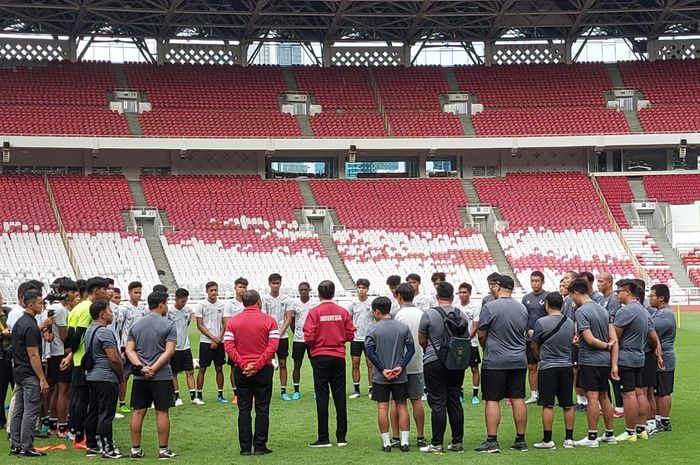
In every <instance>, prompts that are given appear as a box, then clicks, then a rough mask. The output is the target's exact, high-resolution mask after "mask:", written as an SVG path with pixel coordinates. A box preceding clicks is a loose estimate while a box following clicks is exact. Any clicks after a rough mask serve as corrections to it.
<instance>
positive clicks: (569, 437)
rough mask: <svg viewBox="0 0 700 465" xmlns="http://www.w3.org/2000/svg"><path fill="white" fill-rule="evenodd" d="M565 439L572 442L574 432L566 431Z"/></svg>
mask: <svg viewBox="0 0 700 465" xmlns="http://www.w3.org/2000/svg"><path fill="white" fill-rule="evenodd" d="M566 439H571V440H572V441H573V440H574V430H572V429H567V430H566Z"/></svg>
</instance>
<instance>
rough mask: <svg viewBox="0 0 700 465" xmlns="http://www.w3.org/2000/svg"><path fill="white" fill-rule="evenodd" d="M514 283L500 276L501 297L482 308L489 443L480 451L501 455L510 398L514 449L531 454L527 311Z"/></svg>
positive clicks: (498, 289)
mask: <svg viewBox="0 0 700 465" xmlns="http://www.w3.org/2000/svg"><path fill="white" fill-rule="evenodd" d="M513 287H514V282H513V278H511V277H510V276H505V275H500V276H497V277H496V279H495V286H494V291H495V295H496V296H497V299H496V300H493V301H491V302H489V303H488V304H486V305H485V306H484V307H483V308H482V309H481V315H479V327H478V333H479V342H480V343H481V346H482V347H483V348H484V363H483V365H482V369H481V385H482V392H483V396H484V400H485V401H486V408H485V410H484V416H485V417H486V434H487V437H486V441H484V442H483V443H482V444H481V445H480V446H479V447H477V448H476V449H475V450H476V451H477V452H490V453H494V452H500V451H501V449H500V446H499V445H498V437H497V434H498V426H499V424H500V420H501V406H500V405H499V402H500V401H501V400H503V399H510V401H511V404H512V406H513V420H514V421H515V441H514V442H513V445H512V446H510V447H511V449H513V450H517V451H521V452H524V451H527V443H526V442H525V428H526V427H527V407H526V406H525V372H526V371H527V357H526V356H525V331H526V330H527V310H526V309H525V306H524V305H523V304H521V303H520V302H518V301H516V300H514V299H513V298H512V297H511V295H512V293H513Z"/></svg>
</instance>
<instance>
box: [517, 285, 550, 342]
mask: <svg viewBox="0 0 700 465" xmlns="http://www.w3.org/2000/svg"><path fill="white" fill-rule="evenodd" d="M547 294H548V292H547V291H542V292H540V293H539V294H535V293H534V292H530V293H529V294H526V295H525V297H523V300H522V301H521V303H522V304H523V305H525V308H526V309H527V329H528V330H530V329H534V328H535V322H536V321H537V320H539V319H540V318H542V317H545V316H547V311H546V310H545V309H544V298H545V297H547ZM525 339H526V340H528V341H530V340H531V339H530V336H528V335H527V334H526V335H525Z"/></svg>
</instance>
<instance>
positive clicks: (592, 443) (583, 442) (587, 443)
mask: <svg viewBox="0 0 700 465" xmlns="http://www.w3.org/2000/svg"><path fill="white" fill-rule="evenodd" d="M574 446H576V447H598V446H599V444H598V441H597V440H595V439H594V440H590V439H588V436H586V437H585V438H583V439H579V440H578V441H574Z"/></svg>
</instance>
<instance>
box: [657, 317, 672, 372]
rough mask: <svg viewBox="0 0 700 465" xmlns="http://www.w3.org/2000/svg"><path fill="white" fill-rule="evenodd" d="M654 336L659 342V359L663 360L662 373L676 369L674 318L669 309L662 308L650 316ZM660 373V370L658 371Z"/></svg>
mask: <svg viewBox="0 0 700 465" xmlns="http://www.w3.org/2000/svg"><path fill="white" fill-rule="evenodd" d="M652 319H653V320H654V328H655V329H656V334H658V335H659V341H661V357H662V358H663V360H664V368H665V370H664V371H671V370H675V369H676V351H675V350H674V348H673V344H674V343H675V342H676V317H675V316H674V315H673V310H671V308H670V307H664V308H660V309H658V310H657V311H656V312H654V315H653V316H652ZM659 371H661V370H659Z"/></svg>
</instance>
